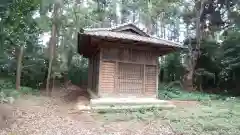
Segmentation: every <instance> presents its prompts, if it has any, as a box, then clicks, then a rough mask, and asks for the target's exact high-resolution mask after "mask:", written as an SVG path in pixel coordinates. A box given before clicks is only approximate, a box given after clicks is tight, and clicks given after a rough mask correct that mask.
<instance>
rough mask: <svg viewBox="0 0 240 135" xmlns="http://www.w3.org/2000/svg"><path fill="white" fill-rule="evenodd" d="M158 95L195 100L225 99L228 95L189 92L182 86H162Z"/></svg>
mask: <svg viewBox="0 0 240 135" xmlns="http://www.w3.org/2000/svg"><path fill="white" fill-rule="evenodd" d="M158 97H159V98H160V99H165V100H193V101H206V100H225V99H226V98H228V96H224V95H220V94H209V93H203V92H198V91H194V92H188V91H186V90H183V89H181V88H180V87H169V86H161V87H160V88H159V91H158Z"/></svg>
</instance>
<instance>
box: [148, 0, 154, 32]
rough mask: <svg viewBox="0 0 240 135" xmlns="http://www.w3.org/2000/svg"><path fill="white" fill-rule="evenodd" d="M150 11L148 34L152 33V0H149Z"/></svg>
mask: <svg viewBox="0 0 240 135" xmlns="http://www.w3.org/2000/svg"><path fill="white" fill-rule="evenodd" d="M147 6H148V13H149V17H148V19H147V33H148V34H150V35H151V34H152V23H153V22H152V3H151V0H148V5H147Z"/></svg>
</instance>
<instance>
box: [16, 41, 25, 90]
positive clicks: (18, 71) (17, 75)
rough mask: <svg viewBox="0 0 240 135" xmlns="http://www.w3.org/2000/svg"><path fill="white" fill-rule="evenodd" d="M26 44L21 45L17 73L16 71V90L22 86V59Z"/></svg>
mask: <svg viewBox="0 0 240 135" xmlns="http://www.w3.org/2000/svg"><path fill="white" fill-rule="evenodd" d="M23 50H24V46H21V47H20V49H19V51H18V55H17V57H18V58H17V73H16V90H19V89H20V87H21V73H22V59H23Z"/></svg>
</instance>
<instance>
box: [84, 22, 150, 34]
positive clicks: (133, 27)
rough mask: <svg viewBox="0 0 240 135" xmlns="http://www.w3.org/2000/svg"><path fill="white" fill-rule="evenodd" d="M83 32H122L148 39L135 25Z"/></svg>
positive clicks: (127, 24) (128, 24) (129, 24)
mask: <svg viewBox="0 0 240 135" xmlns="http://www.w3.org/2000/svg"><path fill="white" fill-rule="evenodd" d="M83 30H84V31H85V32H94V31H112V32H124V31H131V32H133V33H136V34H138V35H140V36H144V37H150V35H148V34H147V33H146V32H144V31H142V30H140V29H139V28H138V27H137V26H136V25H134V24H133V23H124V24H121V25H117V26H114V27H110V28H93V29H83Z"/></svg>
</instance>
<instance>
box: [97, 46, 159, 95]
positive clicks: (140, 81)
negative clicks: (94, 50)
mask: <svg viewBox="0 0 240 135" xmlns="http://www.w3.org/2000/svg"><path fill="white" fill-rule="evenodd" d="M157 58H158V55H157V53H154V52H151V51H146V50H137V49H130V48H128V49H126V48H101V53H100V76H99V78H100V79H99V96H101V97H107V96H123V97H125V96H136V97H142V96H144V97H156V95H157V92H156V91H157V83H158V80H157V78H158V70H157V69H158V61H157Z"/></svg>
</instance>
